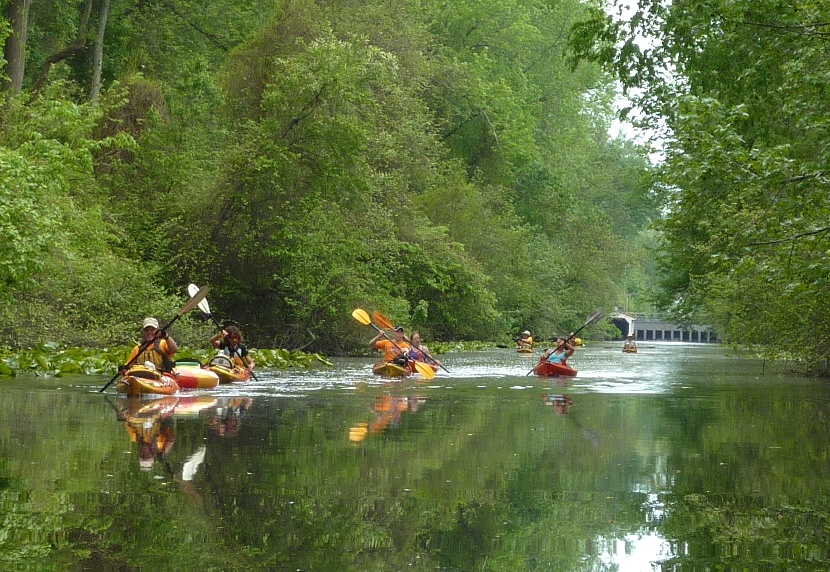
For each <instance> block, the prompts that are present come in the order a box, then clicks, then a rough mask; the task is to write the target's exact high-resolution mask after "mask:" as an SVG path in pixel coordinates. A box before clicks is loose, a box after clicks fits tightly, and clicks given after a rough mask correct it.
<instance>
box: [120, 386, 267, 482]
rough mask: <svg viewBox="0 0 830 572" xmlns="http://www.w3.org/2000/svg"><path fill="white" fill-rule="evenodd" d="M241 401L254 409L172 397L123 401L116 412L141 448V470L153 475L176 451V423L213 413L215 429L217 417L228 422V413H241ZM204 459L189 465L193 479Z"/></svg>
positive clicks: (210, 419) (193, 397) (232, 401)
mask: <svg viewBox="0 0 830 572" xmlns="http://www.w3.org/2000/svg"><path fill="white" fill-rule="evenodd" d="M237 400H241V401H242V402H244V403H245V407H246V408H247V407H248V406H250V401H251V400H250V398H234V399H228V398H225V399H223V400H220V399H219V398H216V397H213V396H210V395H189V396H175V395H169V396H159V397H156V396H153V397H149V398H148V396H146V395H145V396H143V397H119V398H118V400H117V404H116V406H115V409H116V411H117V413H118V419H119V420H121V421H124V426H125V428H126V430H127V434H128V435H129V437H130V441H132V442H133V443H135V444H136V446H137V447H138V464H139V467H140V468H141V469H142V470H144V471H149V470H150V469H152V468H153V466H154V465H155V464H156V461H164V458H165V456H166V455H168V454H169V453H170V451H171V450H172V449H173V445H174V444H175V442H176V436H175V434H174V429H175V425H174V420H176V419H188V418H198V417H199V416H200V415H201V414H202V413H203V412H208V411H209V410H211V409H213V410H216V412H217V413H216V414H215V415H213V416H211V417H208V425H209V426H212V423H213V420H214V419H216V418H217V417H219V418H225V417H227V416H228V415H229V414H228V413H225V412H226V411H228V410H231V411H235V410H236V409H238V407H239V406H238V405H235V404H236V402H237ZM229 404H234V405H232V406H231V405H229ZM233 416H236V417H238V416H239V414H238V413H234V414H233ZM238 426H239V423H238V421H237V422H235V424H234V427H235V428H236V429H238ZM220 434H222V433H221V432H220ZM203 459H204V451H202V452H201V454H200V453H199V451H196V452H195V453H193V455H191V457H190V458H188V460H187V461H185V469H184V472H186V473H188V472H189V473H190V474H191V478H192V474H194V473H195V468H198V465H199V464H201V462H202V460H203ZM188 463H189V464H188ZM188 467H191V468H188ZM166 468H167V469H169V468H168V467H166ZM184 480H189V479H184Z"/></svg>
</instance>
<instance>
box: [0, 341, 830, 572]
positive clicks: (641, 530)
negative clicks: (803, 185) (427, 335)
mask: <svg viewBox="0 0 830 572" xmlns="http://www.w3.org/2000/svg"><path fill="white" fill-rule="evenodd" d="M724 352H725V350H723V349H721V348H717V347H701V346H697V347H694V346H683V345H677V346H672V345H671V344H665V345H655V346H653V347H651V348H643V349H642V351H641V353H640V354H638V355H636V356H620V352H619V351H618V349H617V348H602V347H597V348H591V347H588V348H584V349H581V350H580V352H579V353H578V354H577V356H575V359H574V361H575V362H576V364H577V367H578V368H579V369H580V374H579V376H578V377H577V378H576V379H574V380H570V381H566V382H557V381H554V380H541V379H537V378H534V377H532V376H531V377H528V376H525V375H524V374H525V373H526V371H527V366H528V363H529V362H528V361H526V360H525V361H521V360H519V359H518V358H517V357H516V356H515V354H513V353H507V352H496V351H494V352H489V353H476V354H465V355H459V356H453V355H452V354H450V355H448V356H447V358H448V359H446V360H443V361H444V363H445V365H447V366H448V369H450V370H451V371H452V372H453V374H452V376H451V377H442V376H439V377H438V378H436V380H433V381H432V382H430V384H429V385H420V384H418V383H411V382H407V383H405V384H398V385H386V384H382V383H378V382H376V381H374V380H372V381H371V382H369V383H354V384H351V385H350V386H348V387H347V388H344V389H325V388H324V389H320V390H319V391H304V392H299V391H297V392H296V393H292V391H291V387H292V385H291V382H289V383H284V386H283V387H281V389H280V391H279V392H273V393H268V392H263V391H261V389H262V388H263V386H262V385H260V386H255V385H252V386H248V387H249V388H250V391H249V393H250V394H251V395H250V396H247V397H246V391H245V386H242V388H241V389H237V390H236V393H237V394H242V396H240V395H234V396H229V395H226V394H223V393H222V392H219V393H216V394H213V395H201V396H198V397H196V396H183V397H181V398H168V399H156V400H142V401H139V402H135V401H129V400H124V399H119V398H116V397H115V396H114V395H107V396H103V395H100V394H98V393H97V391H96V390H97V388H98V387H100V385H101V384H100V383H97V380H95V381H94V382H91V381H89V379H85V378H77V379H74V380H73V379H69V380H67V379H63V380H61V381H60V384H63V385H62V386H61V388H60V389H58V386H57V385H56V384H57V382H55V381H54V380H52V381H44V380H37V381H34V382H33V383H32V384H25V383H21V382H20V381H15V382H13V383H8V384H5V385H3V386H2V387H0V397H2V400H0V411H2V421H3V423H2V424H0V451H2V454H0V487H2V488H0V514H2V516H3V524H2V529H0V567H2V569H9V570H12V569H19V570H24V569H33V570H35V569H37V570H40V569H55V570H84V569H95V570H149V569H157V570H200V571H208V570H404V569H406V570H436V569H442V570H505V571H507V570H511V571H513V570H612V569H619V570H625V569H629V570H650V569H652V565H651V564H650V561H661V562H662V564H655V565H654V566H655V567H656V568H654V569H661V567H662V569H663V570H716V569H748V570H759V569H781V570H785V569H798V570H824V569H827V568H828V557H827V549H828V546H830V539H828V532H827V525H828V520H827V516H826V515H827V504H828V501H827V499H828V494H827V492H828V491H827V488H828V484H827V483H828V479H827V477H828V474H827V472H828V468H827V464H828V463H827V460H828V459H827V450H828V437H827V434H826V432H825V431H824V430H823V428H824V427H825V426H826V421H827V416H828V399H827V394H826V388H825V384H824V383H823V382H821V381H818V380H803V379H788V378H785V377H777V376H761V375H760V371H761V368H760V365H759V364H756V363H754V362H751V361H745V360H739V359H735V358H733V357H730V356H728V355H725V353H724ZM505 364H506V365H505ZM352 366H353V364H350V363H346V362H344V363H343V364H341V367H342V368H344V369H346V368H348V367H352ZM488 368H490V369H489V370H488ZM511 368H512V370H511ZM505 370H506V371H508V372H509V371H515V374H513V375H510V374H507V375H506V374H505ZM488 371H492V373H491V374H488ZM308 376H310V377H311V378H313V376H314V373H313V372H312V373H309V374H308ZM295 381H296V382H298V381H299V380H293V381H292V382H295ZM312 381H313V380H312ZM73 382H74V383H75V385H72V383H73ZM267 383H268V382H267V381H266V382H265V385H267ZM304 387H306V388H307V385H306V386H304ZM327 387H328V386H327ZM640 538H642V540H639V539H640ZM646 547H650V548H651V551H645V554H644V555H642V556H640V553H641V552H644V548H646ZM655 547H656V548H655ZM625 551H628V552H629V555H628V556H626V555H625V554H624V552H625ZM638 558H639V560H638Z"/></svg>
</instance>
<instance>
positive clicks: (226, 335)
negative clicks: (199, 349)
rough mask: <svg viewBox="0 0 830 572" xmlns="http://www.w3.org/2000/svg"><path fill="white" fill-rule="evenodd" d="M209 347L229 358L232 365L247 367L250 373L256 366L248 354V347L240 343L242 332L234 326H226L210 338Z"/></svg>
mask: <svg viewBox="0 0 830 572" xmlns="http://www.w3.org/2000/svg"><path fill="white" fill-rule="evenodd" d="M210 345H212V346H213V347H215V348H216V349H217V350H220V351H222V352H223V353H224V354H225V355H226V356H228V357H229V358H231V360H232V361H233V363H234V365H242V366H244V367H247V368H248V370H249V371H252V370H253V369H254V366H256V363H255V362H254V360H253V358H252V357H251V355H250V354H249V353H248V347H247V346H246V345H245V344H244V343H242V332H240V331H239V328H238V327H236V326H228V327H226V328H224V329H223V330H222V331H221V332H219V333H218V334H216V335H215V336H213V337H212V338H210Z"/></svg>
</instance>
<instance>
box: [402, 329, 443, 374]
mask: <svg viewBox="0 0 830 572" xmlns="http://www.w3.org/2000/svg"><path fill="white" fill-rule="evenodd" d="M409 345H410V348H409V357H410V359H414V360H417V361H422V362H427V363H434V364H435V365H439V366H440V365H443V364H442V363H441V362H440V361H438V360H437V359H435V358H434V357H432V354H431V353H430V351H429V348H428V347H426V346H425V345H423V344H421V334H419V333H418V332H412V335H411V336H409Z"/></svg>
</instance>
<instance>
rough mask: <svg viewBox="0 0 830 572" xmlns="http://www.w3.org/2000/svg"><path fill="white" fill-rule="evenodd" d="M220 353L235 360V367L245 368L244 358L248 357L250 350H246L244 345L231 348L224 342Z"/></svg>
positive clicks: (220, 347)
mask: <svg viewBox="0 0 830 572" xmlns="http://www.w3.org/2000/svg"><path fill="white" fill-rule="evenodd" d="M219 351H221V352H222V353H224V354H225V355H226V356H228V357H229V358H230V359H231V360H233V364H234V365H237V366H243V367H244V366H245V360H244V359H242V358H244V357H245V356H246V355H248V348H246V347H245V345H244V344H239V345H238V346H236V347H235V348H231V347H230V346H229V345H228V344H227V343H224V342H223V343H222V345H221V346H219Z"/></svg>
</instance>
